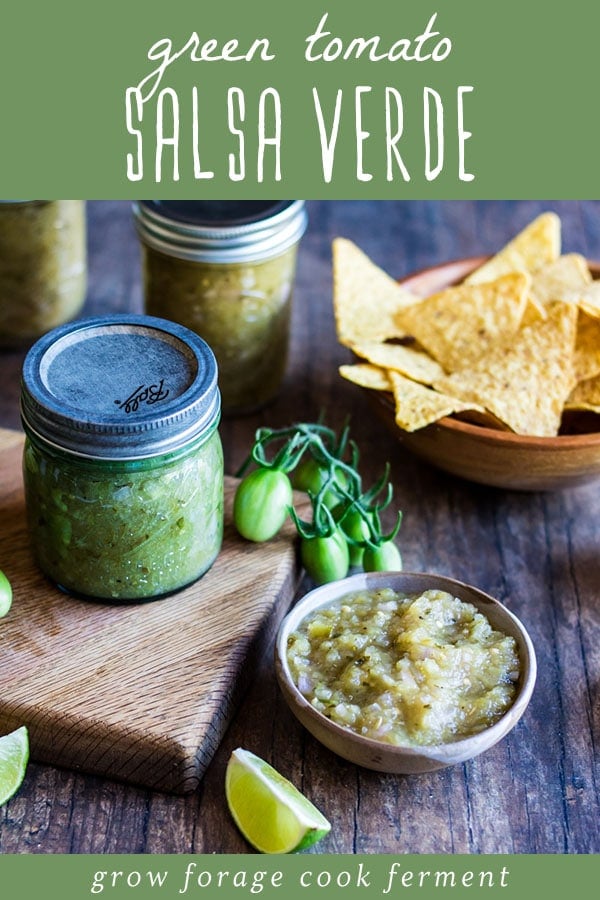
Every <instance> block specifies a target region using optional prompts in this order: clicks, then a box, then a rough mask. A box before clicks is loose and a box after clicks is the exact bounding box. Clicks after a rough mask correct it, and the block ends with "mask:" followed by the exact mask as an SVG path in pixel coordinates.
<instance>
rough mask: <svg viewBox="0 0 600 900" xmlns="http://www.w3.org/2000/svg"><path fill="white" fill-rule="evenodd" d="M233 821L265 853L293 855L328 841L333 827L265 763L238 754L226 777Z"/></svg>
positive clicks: (244, 753)
mask: <svg viewBox="0 0 600 900" xmlns="http://www.w3.org/2000/svg"><path fill="white" fill-rule="evenodd" d="M225 796H226V797H227V804H228V806H229V811H230V813H231V815H232V816H233V819H234V821H235V823H236V825H237V826H238V828H239V829H240V831H241V832H242V834H243V835H244V837H245V838H246V840H247V841H248V843H249V844H252V846H253V847H254V848H255V849H256V850H259V851H260V852H261V853H293V852H294V851H296V850H304V849H306V847H310V846H311V845H312V844H315V843H316V842H317V841H318V840H320V839H321V838H322V837H324V836H325V835H326V834H327V833H328V832H329V830H330V829H331V825H330V824H329V822H328V821H327V819H326V818H325V816H323V815H322V814H321V813H320V812H319V810H318V809H317V808H316V806H313V804H312V803H311V802H310V800H307V798H306V797H305V796H304V795H303V794H301V793H300V791H299V790H298V789H297V788H295V787H294V785H293V784H292V783H291V782H290V781H288V780H287V778H284V777H283V775H280V774H279V772H277V771H276V770H275V769H274V768H273V767H272V766H270V765H269V764H268V763H267V762H265V761H264V759H260V757H258V756H255V755H254V753H250V751H249V750H242V749H241V748H238V749H237V750H234V751H233V753H232V754H231V756H230V758H229V762H228V764H227V772H226V773H225Z"/></svg>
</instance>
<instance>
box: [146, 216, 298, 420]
mask: <svg viewBox="0 0 600 900" xmlns="http://www.w3.org/2000/svg"><path fill="white" fill-rule="evenodd" d="M134 214H135V218H136V224H137V229H138V234H139V237H140V240H141V244H142V261H143V281H144V298H145V311H146V312H147V313H149V314H150V315H153V316H160V317H163V318H166V319H171V320H173V321H175V322H179V323H181V324H182V325H185V326H186V327H187V328H190V329H192V330H193V331H195V332H196V333H197V334H199V335H200V336H201V337H202V338H203V339H204V340H205V341H206V342H207V343H208V344H209V345H210V347H211V348H212V350H213V352H214V354H215V356H216V358H217V363H218V366H219V387H220V390H221V396H222V403H223V411H224V412H226V413H230V414H231V413H242V412H250V411H252V410H255V409H258V408H260V407H261V406H264V405H265V404H266V403H268V402H269V401H271V400H273V399H274V397H275V396H276V395H277V393H278V391H279V388H280V386H281V382H282V380H283V375H284V372H285V367H286V362H287V351H288V343H289V328H290V313H291V302H292V288H293V282H294V276H295V271H296V253H297V247H298V242H299V240H300V238H301V237H302V235H303V233H304V231H305V229H306V224H307V216H306V210H305V208H304V202H303V201H301V200H284V201H274V200H263V201H258V200H254V201H227V200H217V201H202V200H183V201H175V200H168V201H164V200H144V201H141V202H140V203H137V204H135V205H134Z"/></svg>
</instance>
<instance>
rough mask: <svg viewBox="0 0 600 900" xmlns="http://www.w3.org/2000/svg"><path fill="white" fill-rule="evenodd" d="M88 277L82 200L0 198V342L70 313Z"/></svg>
mask: <svg viewBox="0 0 600 900" xmlns="http://www.w3.org/2000/svg"><path fill="white" fill-rule="evenodd" d="M86 281H87V256H86V227H85V202H84V201H83V200H0V346H2V347H5V348H6V347H18V346H21V345H24V344H27V343H31V342H32V341H33V340H35V339H36V338H38V337H40V336H41V335H42V334H45V332H46V331H49V330H50V329H51V328H54V327H56V326H58V325H61V324H62V323H64V322H68V321H70V320H71V319H73V318H74V317H75V316H76V315H77V314H78V313H79V312H80V310H81V308H82V306H83V302H84V300H85V292H86Z"/></svg>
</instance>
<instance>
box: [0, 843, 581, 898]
mask: <svg viewBox="0 0 600 900" xmlns="http://www.w3.org/2000/svg"><path fill="white" fill-rule="evenodd" d="M1 871H2V889H3V890H2V896H6V897H10V896H25V897H34V896H38V897H41V896H48V895H50V896H51V897H60V898H61V900H81V898H83V897H88V896H102V897H103V898H107V900H108V898H113V900H125V898H131V900H133V898H136V900H138V898H148V897H151V898H155V900H156V898H158V900H175V898H182V897H184V898H185V897H187V898H190V900H191V898H196V900H197V898H200V897H210V898H213V900H215V898H223V900H229V898H233V897H235V898H240V897H245V896H246V897H250V896H257V895H261V896H262V897H265V898H273V897H280V896H285V897H286V898H287V900H291V898H294V900H296V898H313V897H318V898H324V900H327V898H330V897H335V898H343V897H352V898H357V897H365V898H370V900H371V898H374V897H381V898H386V897H392V898H398V897H404V898H406V900H410V898H411V897H415V898H416V897H418V898H419V900H443V898H445V897H452V898H456V897H461V898H463V897H466V898H468V897H478V898H482V897H488V896H490V897H498V896H502V897H503V898H506V900H508V898H510V900H530V898H531V897H532V896H548V895H551V896H552V897H556V896H567V895H568V894H569V892H572V891H573V889H574V888H575V886H576V889H577V894H578V896H579V897H580V898H582V900H586V898H588V897H590V898H591V897H595V896H596V895H597V876H598V858H597V857H593V856H586V857H575V856H550V855H544V856H525V855H524V856H442V855H439V856H438V855H436V856H428V855H406V856H343V855H338V856H330V855H315V854H304V855H302V854H301V855H297V856H286V857H273V856H257V855H254V854H252V855H248V856H238V855H231V856H202V855H199V856H188V855H182V856H172V855H165V856H75V857H63V856H33V857H30V856H12V857H5V858H3V859H2V866H1ZM17 892H18V893H17Z"/></svg>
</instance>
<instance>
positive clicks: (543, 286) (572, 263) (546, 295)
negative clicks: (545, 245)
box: [531, 253, 592, 304]
mask: <svg viewBox="0 0 600 900" xmlns="http://www.w3.org/2000/svg"><path fill="white" fill-rule="evenodd" d="M591 280H592V276H591V274H590V270H589V269H588V264H587V262H586V260H585V257H583V256H581V254H579V253H566V254H565V255H564V256H559V257H558V259H557V260H556V261H555V262H553V263H550V265H548V266H545V267H544V268H543V269H540V270H539V271H538V272H536V273H535V275H534V276H533V278H532V281H531V296H532V298H533V299H534V300H537V301H538V303H541V304H546V303H551V302H552V301H553V300H563V301H565V302H567V303H569V302H572V299H573V292H574V291H575V292H577V291H579V290H580V289H581V288H584V287H585V286H586V285H588V284H589V283H590V282H591Z"/></svg>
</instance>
